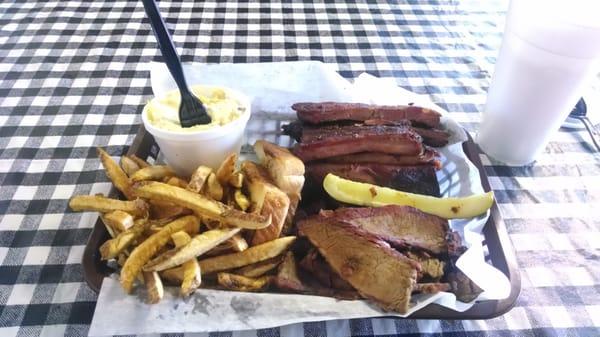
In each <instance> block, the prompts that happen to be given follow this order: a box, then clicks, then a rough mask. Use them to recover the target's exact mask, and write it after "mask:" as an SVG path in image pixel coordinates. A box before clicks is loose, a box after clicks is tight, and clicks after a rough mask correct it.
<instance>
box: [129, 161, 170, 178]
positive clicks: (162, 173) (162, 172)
mask: <svg viewBox="0 0 600 337" xmlns="http://www.w3.org/2000/svg"><path fill="white" fill-rule="evenodd" d="M174 175H175V171H173V169H171V168H170V167H168V166H166V165H154V166H148V167H144V168H142V169H139V170H138V171H137V172H135V173H134V174H133V175H132V176H131V180H132V181H144V180H161V179H163V178H165V177H172V176H174Z"/></svg>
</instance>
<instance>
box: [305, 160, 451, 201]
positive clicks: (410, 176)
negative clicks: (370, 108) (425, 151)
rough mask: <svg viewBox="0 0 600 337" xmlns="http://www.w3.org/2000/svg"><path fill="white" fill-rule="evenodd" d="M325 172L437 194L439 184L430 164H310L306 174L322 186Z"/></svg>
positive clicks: (404, 189)
mask: <svg viewBox="0 0 600 337" xmlns="http://www.w3.org/2000/svg"><path fill="white" fill-rule="evenodd" d="M328 173H333V174H335V175H337V176H339V177H342V178H344V179H350V180H353V181H358V182H362V183H369V184H375V185H379V186H387V187H390V188H393V189H397V190H400V191H405V192H411V193H418V194H425V195H431V196H434V197H439V196H440V186H439V183H438V181H437V176H436V173H435V169H434V167H433V166H431V165H421V166H396V165H381V164H373V163H369V164H330V163H319V162H317V163H309V164H307V165H306V174H307V178H309V181H310V182H312V183H313V184H317V185H319V186H320V185H321V184H322V182H323V179H324V178H325V176H326V175H327V174H328Z"/></svg>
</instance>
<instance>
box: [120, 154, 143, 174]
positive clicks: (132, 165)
mask: <svg viewBox="0 0 600 337" xmlns="http://www.w3.org/2000/svg"><path fill="white" fill-rule="evenodd" d="M121 168H122V169H123V171H125V173H126V174H127V175H128V176H130V177H131V176H132V175H133V174H134V173H135V172H136V171H137V170H139V169H140V166H139V165H138V164H137V163H136V162H135V161H133V160H132V159H131V158H129V157H127V156H121Z"/></svg>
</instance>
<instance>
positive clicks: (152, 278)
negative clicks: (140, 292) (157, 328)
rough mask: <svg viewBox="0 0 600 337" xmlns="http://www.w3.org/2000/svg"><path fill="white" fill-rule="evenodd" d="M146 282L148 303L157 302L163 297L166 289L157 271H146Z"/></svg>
mask: <svg viewBox="0 0 600 337" xmlns="http://www.w3.org/2000/svg"><path fill="white" fill-rule="evenodd" d="M143 276H144V284H145V285H146V291H147V292H148V303H150V304H155V303H158V302H160V300H161V299H162V298H163V295H164V293H165V290H164V288H163V284H162V281H161V280H160V276H158V273H157V272H144V273H143Z"/></svg>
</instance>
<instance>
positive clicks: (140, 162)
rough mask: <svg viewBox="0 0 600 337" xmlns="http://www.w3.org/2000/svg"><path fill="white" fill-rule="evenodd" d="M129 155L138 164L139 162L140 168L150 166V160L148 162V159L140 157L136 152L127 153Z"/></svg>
mask: <svg viewBox="0 0 600 337" xmlns="http://www.w3.org/2000/svg"><path fill="white" fill-rule="evenodd" d="M127 157H128V158H129V159H131V160H133V161H134V162H135V163H136V164H138V166H139V167H140V168H144V167H148V166H150V164H148V162H147V161H145V160H144V159H142V158H140V157H138V156H136V155H135V154H130V155H127Z"/></svg>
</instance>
